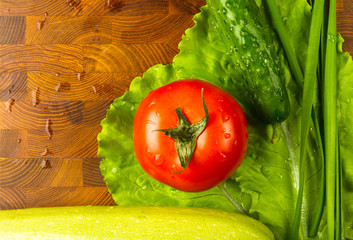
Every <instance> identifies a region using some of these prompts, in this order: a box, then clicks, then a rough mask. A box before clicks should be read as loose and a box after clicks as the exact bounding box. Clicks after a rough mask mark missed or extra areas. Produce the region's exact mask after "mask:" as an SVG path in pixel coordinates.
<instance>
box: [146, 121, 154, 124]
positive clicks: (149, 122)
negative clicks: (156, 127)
mask: <svg viewBox="0 0 353 240" xmlns="http://www.w3.org/2000/svg"><path fill="white" fill-rule="evenodd" d="M146 124H155V122H153V121H152V120H146Z"/></svg>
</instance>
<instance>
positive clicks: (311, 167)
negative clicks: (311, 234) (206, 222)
mask: <svg viewBox="0 0 353 240" xmlns="http://www.w3.org/2000/svg"><path fill="white" fill-rule="evenodd" d="M218 1H219V0H208V1H207V3H208V4H207V5H206V6H204V7H202V8H201V12H200V13H199V14H196V15H195V17H194V21H195V26H194V27H192V28H190V29H188V30H187V31H186V33H185V35H184V36H183V39H182V41H181V43H180V44H179V48H180V53H179V54H178V55H177V56H176V57H175V58H174V63H173V64H172V65H156V66H153V67H151V68H150V69H148V70H147V71H146V72H145V73H144V74H143V76H142V77H137V78H135V79H134V80H133V81H132V83H131V86H130V89H129V91H127V92H126V93H125V94H124V95H123V96H122V97H120V98H117V99H115V101H114V102H113V103H112V104H111V106H110V108H109V110H108V112H107V116H106V118H105V119H104V120H103V121H102V123H101V125H102V131H101V133H100V134H99V135H98V141H99V148H98V155H99V156H101V157H103V160H102V162H101V165H100V168H101V172H102V175H103V176H104V180H105V182H106V183H107V186H108V189H109V191H110V192H111V194H112V196H113V198H114V200H115V201H116V203H117V204H118V205H162V206H166V205H173V206H189V207H190V206H191V207H192V206H194V207H207V208H216V209H223V210H228V211H236V209H235V208H234V206H233V205H232V203H231V201H237V202H238V203H239V204H241V206H242V207H243V208H244V209H245V210H246V211H248V212H249V215H251V216H252V217H254V218H256V219H259V220H260V221H262V222H263V223H264V224H266V225H267V226H268V227H269V228H270V229H271V230H272V231H273V233H274V234H275V236H276V238H277V239H285V238H286V234H287V233H288V231H289V229H290V227H291V226H290V225H291V220H292V217H293V213H294V209H295V204H296V197H297V186H298V163H297V161H298V159H299V146H300V136H299V129H300V128H299V127H300V110H301V107H300V105H299V104H298V97H299V96H300V90H299V89H298V88H297V86H296V84H295V83H294V80H293V79H292V77H291V74H290V71H289V68H288V66H287V63H286V59H285V55H284V54H283V51H282V49H281V48H280V47H279V46H280V44H279V42H278V39H277V38H276V36H275V35H273V39H274V46H275V48H276V51H277V54H278V56H279V61H280V63H281V64H280V67H281V71H282V73H283V76H284V78H285V80H286V84H287V89H288V92H289V96H290V101H291V108H292V109H291V114H290V116H289V118H288V120H287V121H285V122H284V123H282V132H281V133H280V139H279V141H278V143H277V144H272V143H271V141H270V140H271V136H272V127H271V126H268V125H265V124H263V123H261V122H259V121H258V120H257V119H256V118H254V117H253V116H252V115H251V113H250V111H249V109H248V108H249V104H248V102H247V101H246V99H247V96H246V95H245V94H244V90H243V86H242V82H241V81H239V79H241V73H239V71H237V70H236V68H234V66H236V62H234V59H232V58H231V57H230V54H229V49H228V47H224V46H225V45H224V38H225V37H226V36H225V33H226V32H229V31H228V30H229V29H219V26H215V24H214V18H215V17H216V16H214V15H215V14H218V13H217V11H211V9H210V8H211V7H212V6H214V5H215V3H219V2H218ZM221 2H222V3H223V4H226V2H225V1H221ZM257 3H258V5H259V6H260V8H261V7H262V5H261V1H257ZM280 3H281V4H279V8H280V12H281V14H282V16H283V17H282V19H283V21H284V22H285V27H286V29H287V31H288V34H289V36H290V39H291V41H292V44H293V47H294V50H295V52H296V54H297V56H298V59H299V61H300V63H301V65H302V66H303V65H304V62H305V57H306V54H305V52H306V48H307V39H308V30H309V29H308V27H307V26H308V25H309V24H310V14H311V12H310V11H311V8H310V6H309V5H308V3H307V1H306V0H283V1H281V2H280ZM264 21H268V20H267V19H264ZM341 44H342V42H340V43H339V44H338V46H339V48H338V50H339V54H338V80H339V89H338V91H339V94H338V96H339V102H338V105H339V132H340V143H341V144H340V151H341V158H342V162H343V180H344V181H343V196H342V197H343V200H344V206H343V207H344V217H345V219H344V220H345V221H344V222H345V226H346V229H345V231H346V237H348V238H353V231H352V226H353V220H352V219H351V216H353V201H352V200H351V199H353V150H352V148H351V147H350V143H351V141H352V139H353V129H352V128H351V127H350V126H352V124H353V115H352V113H353V112H352V109H353V108H352V106H351V104H352V102H351V100H352V99H351V98H352V96H353V88H352V83H351V81H352V79H353V62H352V58H351V56H350V55H349V54H348V53H343V52H342V49H341ZM181 78H199V79H203V80H206V81H209V82H212V83H214V84H216V85H218V86H220V87H222V88H223V89H225V90H226V91H228V92H229V93H231V94H232V95H233V96H234V97H235V98H236V99H237V100H238V101H239V102H240V103H241V104H242V106H243V107H244V111H245V113H246V115H247V120H248V127H249V135H250V137H249V146H248V151H247V155H246V157H245V159H244V161H243V163H242V165H241V166H240V168H239V169H238V170H237V171H236V173H235V174H234V175H233V176H232V177H231V178H230V179H228V180H227V181H226V182H225V183H224V184H222V190H221V189H220V188H213V189H211V190H208V191H205V192H201V193H186V192H182V191H178V190H175V189H173V188H171V187H169V186H166V185H164V184H161V183H159V182H157V181H156V180H154V179H152V178H151V177H149V176H148V175H147V174H146V173H145V172H144V171H143V170H142V168H141V167H140V165H139V164H138V161H137V159H136V157H135V155H134V149H133V141H132V127H133V121H134V115H135V112H136V110H137V107H138V106H139V104H140V102H141V100H142V99H143V98H144V97H145V96H147V94H148V93H149V92H150V91H151V90H153V89H156V88H158V87H160V86H163V85H165V84H167V83H170V82H172V81H175V80H178V79H181ZM352 101H353V100H352ZM311 129H312V128H311ZM309 136H310V139H309V141H308V158H307V159H306V162H305V164H306V176H305V193H304V214H303V222H304V223H310V221H311V219H312V217H313V215H314V213H315V211H316V205H317V198H318V192H319V185H320V184H319V183H320V174H321V170H322V169H321V163H320V160H319V159H320V151H319V147H318V144H317V139H316V134H315V131H310V133H309ZM229 200H231V201H229ZM325 218H326V217H325V213H324V215H323V220H322V222H321V226H320V229H319V234H318V236H317V237H316V238H317V239H326V236H325ZM301 229H302V230H301V233H300V236H301V239H306V237H305V236H306V232H307V229H306V224H304V226H303V227H302V228H301Z"/></svg>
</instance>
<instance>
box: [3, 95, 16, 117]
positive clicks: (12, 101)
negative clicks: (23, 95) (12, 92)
mask: <svg viewBox="0 0 353 240" xmlns="http://www.w3.org/2000/svg"><path fill="white" fill-rule="evenodd" d="M14 104H15V99H13V98H11V99H9V100H7V101H6V102H5V108H6V110H7V111H9V113H11V112H12V106H13V105H14Z"/></svg>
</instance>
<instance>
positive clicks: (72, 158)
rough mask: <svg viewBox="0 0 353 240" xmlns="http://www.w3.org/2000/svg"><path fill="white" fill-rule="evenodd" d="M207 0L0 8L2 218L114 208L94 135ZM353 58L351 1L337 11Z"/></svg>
mask: <svg viewBox="0 0 353 240" xmlns="http://www.w3.org/2000/svg"><path fill="white" fill-rule="evenodd" d="M204 3H205V2H204V0H122V1H113V0H112V1H109V0H108V1H107V0H16V1H14V0H0V209H14V208H26V207H44V206H65V205H88V204H89V205H114V202H113V200H112V198H111V196H110V194H109V192H108V190H107V188H106V186H105V183H104V181H103V179H102V176H101V174H100V171H99V162H100V159H99V158H97V156H96V155H97V147H98V146H97V140H96V136H97V134H98V133H99V132H100V130H101V127H100V121H101V120H102V119H103V118H104V117H105V114H106V110H107V108H108V107H109V105H110V103H111V102H112V100H113V99H115V98H117V97H119V96H121V95H122V94H123V93H124V92H125V91H126V90H127V89H128V86H129V84H130V82H131V80H132V79H133V78H134V77H136V76H139V75H141V74H142V73H143V72H144V71H145V70H146V69H147V68H149V67H150V66H152V65H154V64H157V63H163V64H167V63H171V61H172V58H173V57H174V56H175V55H176V54H177V53H178V48H177V45H178V43H179V41H180V40H181V35H182V34H183V33H184V31H185V29H187V28H189V27H191V26H193V21H192V17H193V15H194V14H195V13H197V12H198V11H199V8H200V6H202V5H203V4H204ZM337 13H338V18H337V21H338V30H339V31H340V32H341V33H342V35H343V37H344V38H345V40H346V42H345V44H344V49H345V50H348V51H350V52H351V53H353V1H352V0H343V1H342V0H340V1H338V4H337Z"/></svg>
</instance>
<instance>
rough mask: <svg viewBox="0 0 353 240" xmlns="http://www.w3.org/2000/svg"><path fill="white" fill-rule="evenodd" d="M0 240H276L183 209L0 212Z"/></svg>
mask: <svg viewBox="0 0 353 240" xmlns="http://www.w3.org/2000/svg"><path fill="white" fill-rule="evenodd" d="M0 236H1V238H2V239H7V240H9V239H46V240H47V239H246V240H251V239H257V240H261V239H274V236H273V234H272V232H271V231H270V230H269V229H268V228H267V227H266V226H265V225H263V224H262V223H260V222H259V221H257V220H255V219H253V218H250V217H248V216H245V215H241V214H237V213H231V212H226V211H221V210H212V209H202V208H185V207H117V206H114V207H107V206H76V207H48V208H27V209H16V210H2V211H0Z"/></svg>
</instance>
